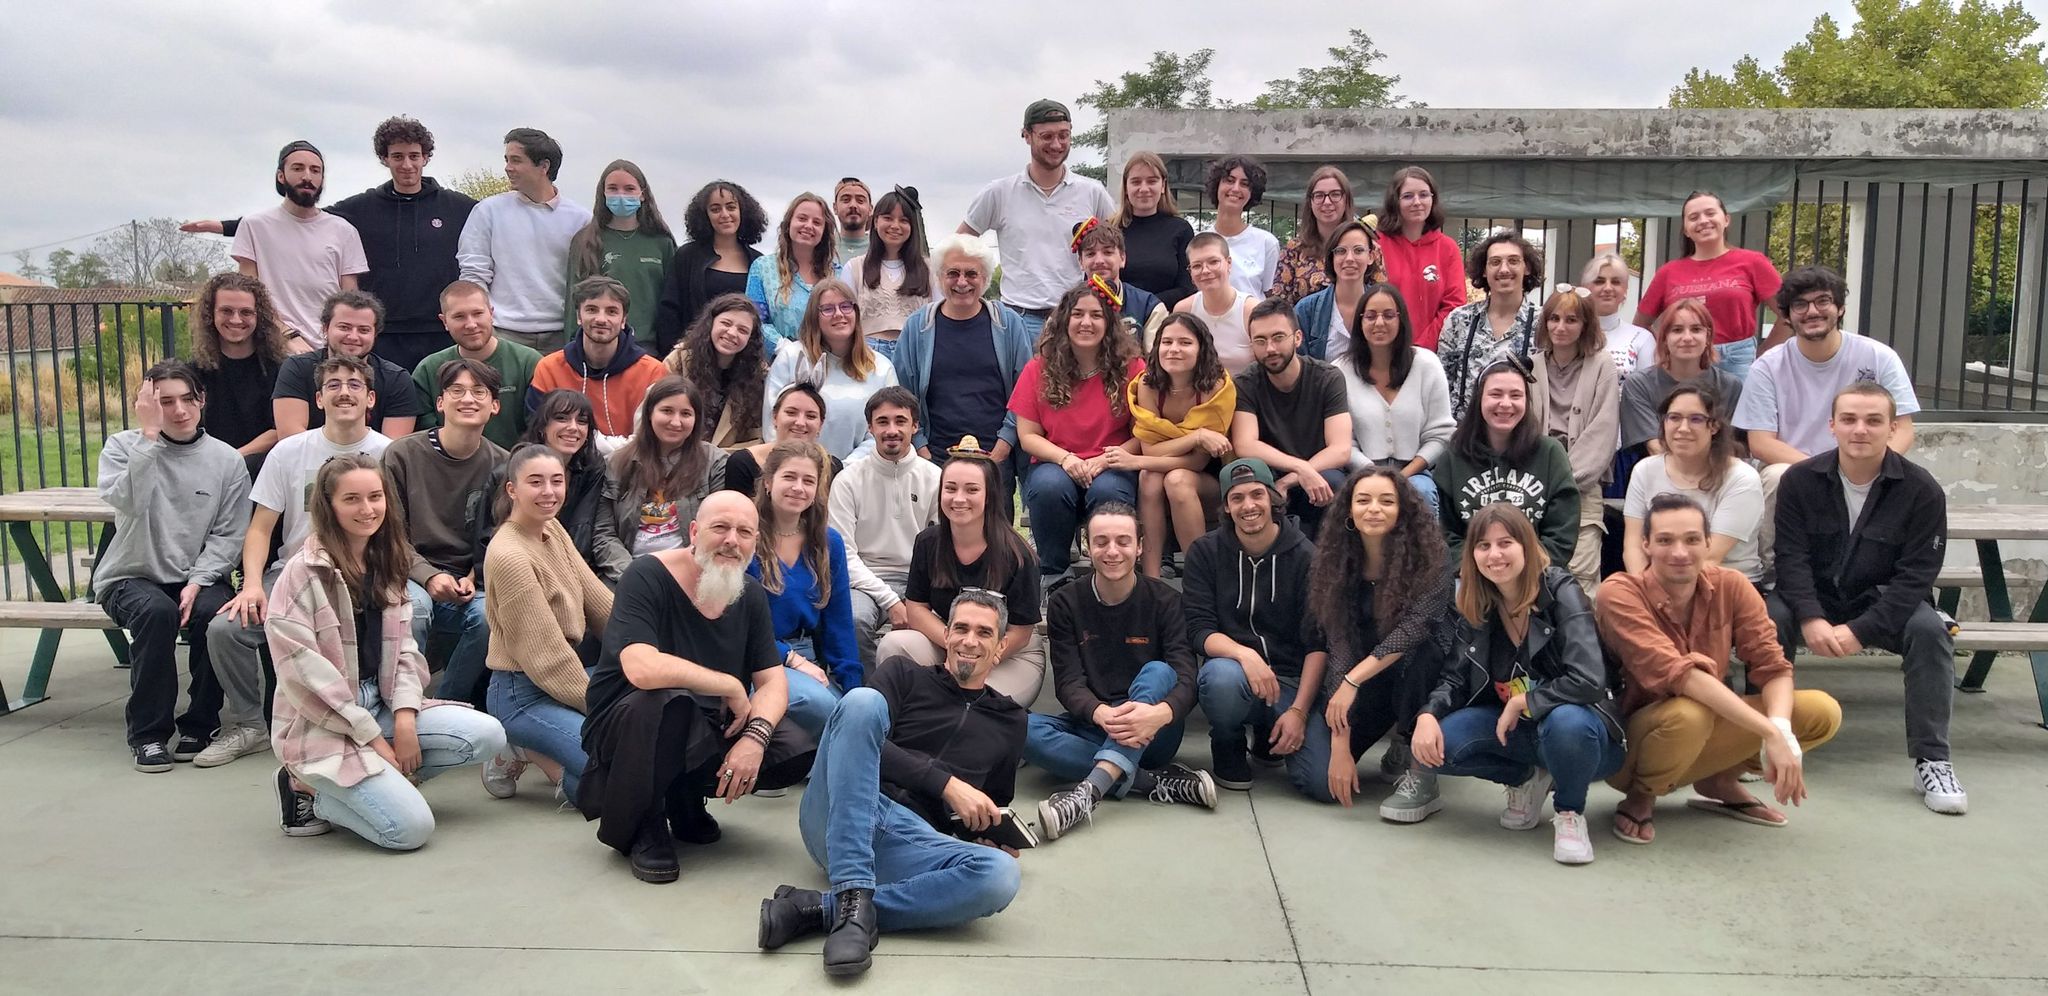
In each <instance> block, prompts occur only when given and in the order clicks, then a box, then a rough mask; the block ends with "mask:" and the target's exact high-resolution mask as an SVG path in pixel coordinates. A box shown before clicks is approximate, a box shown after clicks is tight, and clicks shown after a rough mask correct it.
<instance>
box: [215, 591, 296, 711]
mask: <svg viewBox="0 0 2048 996" xmlns="http://www.w3.org/2000/svg"><path fill="white" fill-rule="evenodd" d="M282 573H284V565H283V564H272V565H270V569H269V570H266V571H264V572H263V593H264V594H266V595H268V594H270V591H271V589H272V588H274V587H276V586H277V576H278V575H279V574H282ZM242 583H243V584H248V583H250V582H249V581H248V580H247V579H244V580H243V581H242ZM263 644H264V635H263V625H262V624H261V623H258V624H257V625H254V626H244V625H242V624H241V623H240V622H239V621H237V620H236V619H235V617H233V616H230V615H228V614H227V613H225V612H223V613H221V614H219V615H217V616H214V617H213V621H212V622H210V623H207V624H206V651H207V653H208V654H209V655H211V656H212V658H213V673H214V677H215V678H216V679H218V680H219V681H220V688H221V698H222V701H221V708H220V727H221V729H222V730H223V731H225V730H229V729H233V728H234V727H237V726H253V727H256V728H257V729H262V728H263V726H264V725H265V724H264V722H263V716H264V708H263Z"/></svg>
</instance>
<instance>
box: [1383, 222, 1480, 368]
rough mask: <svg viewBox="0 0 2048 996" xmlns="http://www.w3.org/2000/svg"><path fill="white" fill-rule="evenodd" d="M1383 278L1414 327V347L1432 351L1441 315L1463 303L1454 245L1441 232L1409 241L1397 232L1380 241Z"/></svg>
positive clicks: (1460, 261) (1459, 261) (1460, 270)
mask: <svg viewBox="0 0 2048 996" xmlns="http://www.w3.org/2000/svg"><path fill="white" fill-rule="evenodd" d="M1380 255H1381V256H1382V257H1383V258H1384V259H1385V261H1386V268H1387V279H1388V280H1389V281H1391V282H1392V283H1393V285H1394V287H1395V288H1397V289H1398V290H1400V292H1401V299H1402V301H1403V302H1405V303H1406V304H1407V305H1408V320H1409V322H1410V323H1412V324H1413V325H1414V326H1415V345H1417V346H1419V347H1421V348H1423V349H1435V348H1436V340H1437V334H1438V333H1439V332H1440V331H1441V330H1442V329H1443V325H1444V316H1445V315H1448V314H1450V313H1451V309H1452V308H1455V307H1457V306H1458V305H1461V304H1464V303H1465V260H1464V257H1463V256H1461V255H1460V254H1459V252H1458V243H1457V242H1456V241H1454V240H1452V238H1451V237H1450V236H1448V235H1445V234H1444V233H1442V232H1429V233H1427V234H1425V235H1423V237H1422V240H1421V241H1419V242H1410V241H1408V239H1407V238H1406V237H1404V236H1403V235H1402V234H1401V233H1400V232H1399V231H1391V232H1388V233H1387V234H1386V235H1385V236H1384V237H1382V238H1381V239H1380Z"/></svg>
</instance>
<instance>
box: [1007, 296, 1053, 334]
mask: <svg viewBox="0 0 2048 996" xmlns="http://www.w3.org/2000/svg"><path fill="white" fill-rule="evenodd" d="M1005 303H1007V302H1005ZM1010 309H1011V310H1012V311H1015V312H1016V313H1017V317H1018V318H1022V319H1023V320H1024V331H1026V332H1029V333H1030V334H1031V341H1032V342H1037V341H1038V337H1039V336H1040V335H1042V334H1043V333H1044V332H1045V318H1040V317H1038V316H1037V315H1033V314H1029V313H1027V312H1025V310H1024V309H1022V308H1019V307H1017V306H1016V305H1014V304H1012V305H1010ZM1050 317H1052V316H1051V315H1047V316H1046V318H1050Z"/></svg>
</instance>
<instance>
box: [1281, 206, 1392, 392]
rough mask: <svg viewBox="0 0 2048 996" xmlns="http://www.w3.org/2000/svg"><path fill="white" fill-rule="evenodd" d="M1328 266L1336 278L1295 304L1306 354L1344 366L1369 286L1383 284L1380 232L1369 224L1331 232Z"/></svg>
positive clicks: (1350, 224)
mask: <svg viewBox="0 0 2048 996" xmlns="http://www.w3.org/2000/svg"><path fill="white" fill-rule="evenodd" d="M1327 245H1328V248H1326V249H1324V250H1323V257H1322V260H1323V261H1322V263H1321V264H1319V265H1321V266H1322V267H1323V269H1325V270H1327V271H1328V272H1329V275H1330V278H1329V280H1328V281H1327V282H1325V283H1324V285H1323V286H1322V288H1321V289H1319V290H1317V291H1315V292H1314V293H1312V294H1309V295H1308V296H1307V297H1304V298H1302V299H1301V301H1300V302H1299V303H1297V304H1296V305H1295V306H1294V324H1296V325H1298V326H1300V327H1301V350H1302V352H1304V353H1306V354H1308V355H1309V356H1313V357H1315V358H1317V359H1319V360H1328V361H1330V362H1331V363H1335V364H1337V365H1338V366H1340V367H1341V366H1343V365H1344V358H1345V357H1347V356H1349V355H1351V345H1352V343H1351V326H1352V325H1353V324H1354V323H1355V321H1356V319H1357V317H1358V311H1359V309H1360V308H1361V307H1363V306H1364V304H1365V292H1366V288H1367V286H1368V285H1380V281H1383V280H1385V279H1386V275H1385V274H1383V273H1381V272H1380V233H1379V230H1378V229H1376V228H1374V227H1373V226H1372V225H1370V224H1367V223H1366V222H1363V221H1346V222H1343V223H1342V224H1339V225H1338V226H1337V230H1336V231H1334V232H1331V233H1330V241H1329V242H1328V244H1327Z"/></svg>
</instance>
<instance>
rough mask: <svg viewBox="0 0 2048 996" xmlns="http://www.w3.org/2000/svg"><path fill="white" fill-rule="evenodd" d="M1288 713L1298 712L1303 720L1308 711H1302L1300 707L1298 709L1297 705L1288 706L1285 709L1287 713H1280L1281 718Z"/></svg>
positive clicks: (1306, 716)
mask: <svg viewBox="0 0 2048 996" xmlns="http://www.w3.org/2000/svg"><path fill="white" fill-rule="evenodd" d="M1288 712H1298V713H1301V715H1302V718H1303V719H1306V718H1308V710H1307V709H1303V708H1302V707H1300V706H1298V705H1296V706H1288V707H1287V712H1283V713H1281V714H1280V715H1282V716H1285V715H1287V713H1288Z"/></svg>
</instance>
